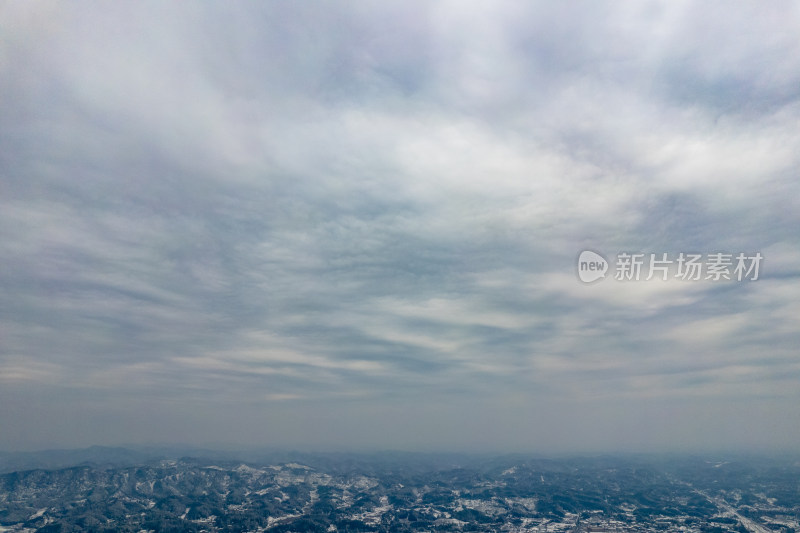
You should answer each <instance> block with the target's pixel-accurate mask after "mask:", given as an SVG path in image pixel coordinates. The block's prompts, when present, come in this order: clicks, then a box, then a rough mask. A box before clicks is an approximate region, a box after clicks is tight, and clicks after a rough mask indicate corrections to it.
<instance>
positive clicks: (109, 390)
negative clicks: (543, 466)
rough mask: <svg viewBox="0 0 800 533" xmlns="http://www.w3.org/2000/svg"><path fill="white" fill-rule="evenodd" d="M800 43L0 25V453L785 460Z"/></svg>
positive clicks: (45, 14)
mask: <svg viewBox="0 0 800 533" xmlns="http://www.w3.org/2000/svg"><path fill="white" fill-rule="evenodd" d="M799 35H800V8H798V4H797V3H792V2H770V3H761V2H753V3H747V2H736V3H730V2H718V3H714V2H694V3H692V2H688V3H687V2H662V3H652V2H635V3H597V2H577V3H576V2H570V3H562V2H541V3H528V2H515V3H508V2H485V3H475V2H461V1H453V2H430V3H429V2H418V3H415V2H394V3H387V2H370V3H367V2H350V3H346V4H340V3H327V2H326V3H311V2H239V3H236V2H197V3H188V2H180V3H177V2H173V3H165V2H153V3H146V2H80V3H74V2H67V3H64V2H61V3H57V2H52V3H43V2H8V1H4V2H3V3H0V449H7V450H27V449H40V448H54V447H76V446H85V445H90V444H111V445H115V444H146V443H188V444H197V445H218V446H222V445H246V446H278V447H299V448H304V449H313V450H334V449H335V450H341V449H350V450H363V449H376V448H377V449H404V450H456V451H491V450H493V451H532V452H542V453H552V452H565V451H566V452H595V451H624V450H640V451H664V450H675V451H683V450H708V449H725V450H728V449H730V450H764V449H767V450H776V449H794V450H797V445H798V444H797V443H798V442H800V266H799V265H800V231H799V230H800V179H799V178H800V174H798V173H799V172H800V170H798V169H800V127H799V126H798V125H800V39H798V36H799ZM585 249H590V250H593V251H596V252H599V253H601V254H603V255H604V256H605V257H606V258H607V259H608V260H609V261H610V262H611V265H610V267H609V272H608V275H607V276H606V278H605V279H601V280H599V281H596V282H594V283H591V284H585V283H582V282H581V281H580V280H579V278H578V275H577V257H578V254H579V253H580V252H581V251H582V250H585ZM621 252H628V253H634V252H640V253H644V254H646V257H649V254H650V253H656V254H659V256H660V254H662V253H667V254H669V255H668V257H669V258H672V259H675V258H677V257H678V254H679V253H681V252H687V253H688V252H693V253H700V254H710V253H716V252H724V253H730V254H734V255H736V254H738V253H740V252H741V253H745V254H748V256H751V255H753V254H755V253H756V252H759V253H761V255H762V256H763V261H762V262H761V263H760V270H759V276H758V279H757V280H752V279H744V280H742V281H736V280H735V279H734V280H732V281H725V280H720V281H713V280H705V279H703V280H700V281H690V280H682V279H680V278H676V277H675V276H674V274H673V272H672V271H670V274H669V278H668V280H667V281H662V280H660V279H651V280H649V281H646V280H644V276H643V277H642V279H641V280H639V281H635V280H630V281H619V280H616V279H614V269H615V266H614V260H615V258H616V256H617V254H618V253H621ZM704 277H705V276H704Z"/></svg>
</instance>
